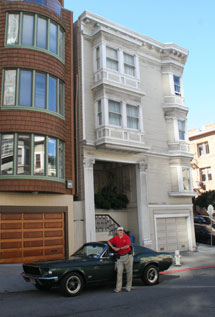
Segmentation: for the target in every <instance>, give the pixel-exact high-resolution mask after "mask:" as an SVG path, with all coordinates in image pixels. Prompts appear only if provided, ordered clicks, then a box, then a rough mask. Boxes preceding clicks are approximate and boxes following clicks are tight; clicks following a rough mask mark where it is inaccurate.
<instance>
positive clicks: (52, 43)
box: [49, 22, 57, 54]
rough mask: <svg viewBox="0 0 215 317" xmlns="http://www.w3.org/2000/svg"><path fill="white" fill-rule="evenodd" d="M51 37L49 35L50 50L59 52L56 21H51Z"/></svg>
mask: <svg viewBox="0 0 215 317" xmlns="http://www.w3.org/2000/svg"><path fill="white" fill-rule="evenodd" d="M49 32H50V34H49V35H50V37H49V45H50V51H51V52H52V53H55V54H57V26H56V25H55V24H54V23H52V22H51V23H50V30H49Z"/></svg>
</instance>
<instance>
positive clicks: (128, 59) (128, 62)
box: [123, 52, 135, 76]
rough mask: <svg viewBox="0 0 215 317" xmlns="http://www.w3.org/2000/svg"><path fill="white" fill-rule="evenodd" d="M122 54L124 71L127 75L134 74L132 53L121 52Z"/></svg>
mask: <svg viewBox="0 0 215 317" xmlns="http://www.w3.org/2000/svg"><path fill="white" fill-rule="evenodd" d="M123 56H124V72H125V74H127V75H130V76H135V58H134V55H130V54H128V53H125V52H124V53H123Z"/></svg>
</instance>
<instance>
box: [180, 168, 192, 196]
mask: <svg viewBox="0 0 215 317" xmlns="http://www.w3.org/2000/svg"><path fill="white" fill-rule="evenodd" d="M182 181H183V190H184V191H191V184H190V168H189V167H182Z"/></svg>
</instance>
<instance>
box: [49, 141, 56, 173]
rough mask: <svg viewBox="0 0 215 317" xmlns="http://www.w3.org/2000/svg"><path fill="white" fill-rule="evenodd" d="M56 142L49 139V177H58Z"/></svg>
mask: <svg viewBox="0 0 215 317" xmlns="http://www.w3.org/2000/svg"><path fill="white" fill-rule="evenodd" d="M56 158H57V157H56V140H55V139H51V138H49V139H48V176H56V171H57V166H56Z"/></svg>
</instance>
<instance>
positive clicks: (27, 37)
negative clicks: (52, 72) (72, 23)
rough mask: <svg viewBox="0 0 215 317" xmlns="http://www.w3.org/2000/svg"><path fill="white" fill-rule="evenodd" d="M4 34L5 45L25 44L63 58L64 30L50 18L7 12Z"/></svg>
mask: <svg viewBox="0 0 215 317" xmlns="http://www.w3.org/2000/svg"><path fill="white" fill-rule="evenodd" d="M6 34H7V36H6V45H7V46H12V45H16V46H17V45H18V46H19V45H25V46H29V47H34V48H35V49H37V48H38V49H42V50H47V51H49V52H50V53H52V54H55V55H57V56H58V57H59V58H61V59H62V60H64V58H65V32H64V30H63V28H62V27H61V26H60V25H58V24H57V23H55V22H53V21H52V20H51V19H48V18H43V17H41V16H39V15H38V14H33V13H32V14H26V13H22V12H21V13H19V14H18V13H16V14H15V13H8V14H7V30H6ZM34 39H35V41H34Z"/></svg>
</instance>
